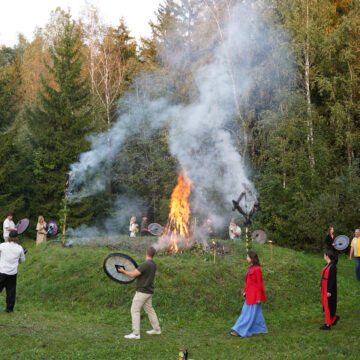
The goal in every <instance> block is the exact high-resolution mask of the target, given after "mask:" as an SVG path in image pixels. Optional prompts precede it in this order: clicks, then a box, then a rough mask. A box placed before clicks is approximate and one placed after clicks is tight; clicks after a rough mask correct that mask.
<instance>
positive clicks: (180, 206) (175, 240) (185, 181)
mask: <svg viewBox="0 0 360 360" xmlns="http://www.w3.org/2000/svg"><path fill="white" fill-rule="evenodd" d="M191 187H192V182H191V180H190V179H189V178H187V176H186V170H183V171H182V172H180V173H179V176H178V179H177V185H176V186H175V188H174V190H173V192H172V194H171V203H170V213H169V218H168V222H167V224H166V226H165V228H164V232H163V235H162V236H161V240H162V241H167V243H168V246H167V248H168V251H169V252H174V253H177V252H178V251H179V248H182V247H187V246H189V244H190V226H189V220H190V206H189V202H188V199H189V195H190V193H191Z"/></svg>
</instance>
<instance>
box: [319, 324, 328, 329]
mask: <svg viewBox="0 0 360 360" xmlns="http://www.w3.org/2000/svg"><path fill="white" fill-rule="evenodd" d="M320 330H331V326H327V325H326V324H324V325H323V326H321V327H320Z"/></svg>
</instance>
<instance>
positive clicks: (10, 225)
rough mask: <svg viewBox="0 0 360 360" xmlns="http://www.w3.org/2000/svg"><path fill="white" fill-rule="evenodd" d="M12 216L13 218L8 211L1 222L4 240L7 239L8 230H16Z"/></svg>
mask: <svg viewBox="0 0 360 360" xmlns="http://www.w3.org/2000/svg"><path fill="white" fill-rule="evenodd" d="M12 218H13V213H11V212H8V213H7V214H6V219H5V221H4V223H3V233H4V241H5V242H7V241H8V238H9V233H10V231H11V230H16V228H15V224H14V222H13V220H12Z"/></svg>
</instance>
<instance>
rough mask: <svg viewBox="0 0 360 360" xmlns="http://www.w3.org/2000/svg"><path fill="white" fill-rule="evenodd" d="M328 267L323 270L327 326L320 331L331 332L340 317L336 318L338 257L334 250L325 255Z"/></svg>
mask: <svg viewBox="0 0 360 360" xmlns="http://www.w3.org/2000/svg"><path fill="white" fill-rule="evenodd" d="M324 260H325V261H326V266H325V267H324V268H323V269H322V270H321V283H320V292H321V303H322V306H323V310H324V313H325V324H324V325H322V326H321V327H320V330H331V326H332V325H336V323H337V322H338V320H339V319H340V316H336V303H337V286H336V255H335V253H334V251H333V250H327V251H326V252H325V254H324Z"/></svg>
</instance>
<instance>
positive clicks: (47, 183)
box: [28, 12, 94, 225]
mask: <svg viewBox="0 0 360 360" xmlns="http://www.w3.org/2000/svg"><path fill="white" fill-rule="evenodd" d="M60 19H61V22H60V28H59V29H58V34H57V36H56V37H55V39H54V40H53V45H52V47H51V48H50V54H51V63H50V64H46V68H47V70H48V72H49V73H50V75H51V76H52V80H53V83H51V84H50V83H49V82H47V81H45V80H44V78H43V79H42V80H41V83H42V89H41V91H39V94H38V101H39V104H38V105H36V106H35V107H34V108H33V109H28V115H29V125H30V129H31V132H32V135H33V142H34V155H33V172H34V193H35V194H36V196H35V199H34V202H33V204H32V210H33V212H35V211H37V212H38V214H40V213H41V214H43V215H44V216H46V218H48V219H49V218H56V216H57V214H58V211H59V204H60V201H61V198H62V197H63V192H64V187H65V174H66V173H67V172H68V170H69V165H70V164H71V163H73V162H74V161H76V160H78V155H79V153H81V152H83V151H86V150H87V149H88V142H87V140H86V136H87V134H89V131H90V130H91V129H92V128H93V126H94V121H93V119H92V108H91V105H90V104H91V95H90V87H89V82H88V79H87V78H84V76H83V75H82V66H83V62H84V58H83V56H82V51H81V47H82V43H81V40H80V32H79V30H78V29H77V28H76V26H75V22H74V21H72V20H71V17H70V14H68V13H63V12H61V13H60ZM91 216H92V212H91V210H90V206H89V200H87V201H85V202H83V203H81V204H76V205H74V206H73V207H72V212H71V213H70V216H69V225H78V224H80V223H82V222H86V221H88V220H89V219H90V218H91Z"/></svg>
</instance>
